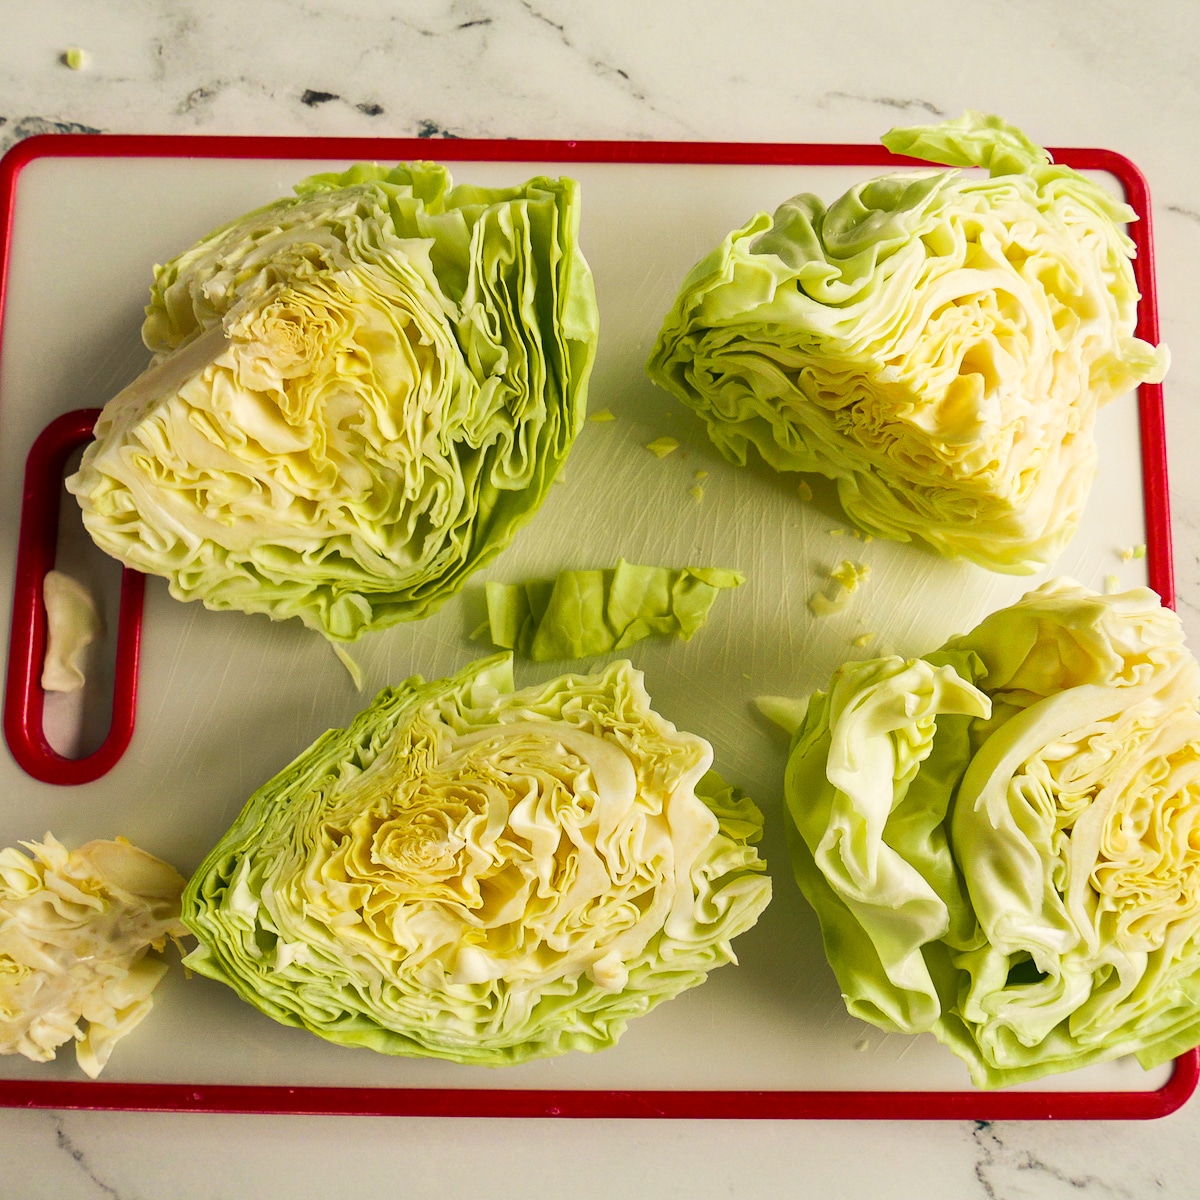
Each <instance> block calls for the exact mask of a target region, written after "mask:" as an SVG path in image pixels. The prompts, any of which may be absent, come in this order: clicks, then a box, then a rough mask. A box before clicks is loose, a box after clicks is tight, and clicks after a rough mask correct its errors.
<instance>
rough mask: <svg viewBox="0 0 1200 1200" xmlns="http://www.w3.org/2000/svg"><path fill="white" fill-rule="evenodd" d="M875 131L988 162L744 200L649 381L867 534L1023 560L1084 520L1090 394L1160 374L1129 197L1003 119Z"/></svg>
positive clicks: (671, 322) (1092, 460)
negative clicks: (837, 507) (827, 197)
mask: <svg viewBox="0 0 1200 1200" xmlns="http://www.w3.org/2000/svg"><path fill="white" fill-rule="evenodd" d="M883 142H884V145H885V146H887V147H888V148H889V149H890V150H893V151H895V152H896V153H898V154H905V155H909V156H911V157H915V158H922V159H925V160H927V161H929V162H934V163H944V164H948V165H951V166H953V167H982V168H986V170H987V171H988V175H987V176H981V175H978V174H968V173H964V172H963V171H961V170H950V171H943V170H916V171H912V170H909V171H902V172H898V173H896V174H892V175H884V176H881V177H879V178H875V179H871V180H868V181H867V182H865V183H861V184H858V185H856V186H855V187H853V188H851V189H850V191H848V192H847V193H846V194H845V195H844V196H842V197H841V198H840V199H839V200H837V201H835V202H834V203H833V204H832V205H830V206H829V207H828V208H826V207H825V205H824V204H823V203H822V202H821V201H820V200H819V199H818V198H817V197H816V196H812V195H799V196H795V197H793V198H792V199H791V200H788V201H786V202H785V203H784V204H782V205H781V206H780V207H779V208H778V209H777V210H776V212H775V214H774V215H773V216H768V215H767V214H766V213H759V214H758V215H757V216H755V217H754V218H753V219H751V220H750V221H749V222H748V223H747V224H746V225H744V226H743V227H742V228H740V229H736V230H734V231H733V232H732V233H731V234H730V235H729V236H728V237H727V238H726V239H725V240H724V241H723V242H722V243H721V245H720V246H718V247H717V248H716V249H715V250H714V251H713V252H712V253H711V254H710V255H709V256H708V257H707V258H705V259H704V260H703V261H702V262H701V263H699V264H698V265H697V266H696V267H695V268H694V269H693V270H692V271H691V273H690V274H689V275H688V277H687V279H686V280H685V281H684V283H683V286H682V288H681V290H680V293H679V295H678V297H677V299H676V301H675V304H674V307H673V308H672V310H671V312H670V313H669V314H668V315H667V317H666V319H665V321H664V323H663V327H662V330H661V332H660V333H659V336H658V340H657V342H656V343H655V346H654V349H653V352H652V354H651V357H650V360H649V364H648V371H649V374H650V377H651V379H653V380H654V382H655V383H657V384H659V385H660V386H661V387H663V388H665V389H666V390H667V391H669V392H670V393H672V395H674V396H676V397H678V398H679V399H680V400H681V401H683V402H684V403H685V404H687V405H689V406H690V407H691V408H693V409H694V410H695V411H696V413H697V414H698V415H699V416H700V417H701V418H702V419H703V420H704V421H705V422H706V423H707V426H708V432H709V435H710V437H711V438H712V440H713V442H714V443H715V444H716V445H717V447H718V448H719V449H720V450H721V451H722V453H724V454H725V455H726V457H728V458H730V459H731V460H733V461H734V462H737V463H740V464H745V462H746V459H747V454H748V453H749V451H750V449H751V448H752V447H753V448H754V449H755V450H757V451H758V453H759V454H760V455H761V456H762V457H763V459H765V460H766V461H767V462H768V463H769V464H770V465H771V466H773V467H775V468H776V470H780V471H806V472H819V473H820V474H822V475H825V476H827V477H829V478H830V479H834V480H836V481H837V487H838V495H839V498H840V500H841V503H842V506H843V508H844V509H845V512H846V514H847V515H848V516H849V517H850V518H851V519H852V520H853V521H854V522H856V523H857V524H858V525H859V526H861V528H862V529H863V530H864V531H866V532H868V533H871V534H874V535H877V536H880V537H887V538H892V539H896V540H899V541H909V540H910V539H912V538H920V539H923V540H924V541H926V542H927V543H929V544H930V545H931V546H933V547H934V548H935V549H936V550H938V551H939V552H940V553H942V554H944V555H947V556H950V557H963V558H966V559H969V560H971V561H973V562H976V563H979V564H981V565H982V566H985V567H988V568H990V569H991V570H994V571H1002V572H1009V573H1018V574H1020V573H1029V572H1032V571H1035V570H1036V569H1038V568H1039V567H1040V566H1043V565H1045V564H1047V563H1049V562H1051V561H1052V560H1053V559H1054V558H1055V556H1056V555H1057V554H1058V553H1059V551H1060V550H1061V549H1062V547H1063V546H1064V545H1065V544H1066V542H1067V541H1068V540H1069V539H1070V537H1071V535H1072V533H1073V532H1074V531H1075V528H1076V527H1077V525H1078V523H1079V519H1080V515H1081V513H1082V510H1083V507H1084V504H1085V502H1086V500H1087V496H1088V491H1089V489H1090V487H1091V483H1092V479H1093V476H1094V475H1095V472H1096V461H1097V452H1096V446H1095V439H1094V434H1093V431H1094V424H1095V418H1096V411H1097V409H1098V408H1099V407H1100V406H1101V405H1103V404H1106V403H1107V402H1108V401H1110V400H1111V399H1113V398H1114V397H1116V396H1119V395H1121V394H1123V393H1125V392H1128V391H1130V390H1131V389H1133V388H1134V387H1136V386H1137V385H1138V384H1140V383H1143V382H1147V381H1157V380H1160V379H1161V378H1162V377H1163V374H1164V372H1165V370H1166V366H1167V353H1166V350H1165V348H1162V347H1159V348H1157V349H1156V348H1155V347H1153V346H1150V345H1149V344H1147V343H1146V342H1143V341H1140V340H1139V339H1138V338H1136V337H1135V336H1134V328H1135V326H1136V323H1137V301H1138V292H1137V289H1136V286H1135V283H1134V278H1133V272H1132V268H1131V266H1130V259H1131V257H1132V255H1133V252H1134V246H1133V243H1132V241H1131V240H1130V239H1129V237H1128V236H1127V235H1126V234H1125V232H1124V230H1123V228H1122V226H1123V224H1124V223H1125V222H1128V221H1132V220H1134V219H1135V214H1134V212H1133V210H1132V209H1130V208H1129V207H1128V206H1127V205H1125V204H1123V203H1121V202H1119V201H1117V200H1116V199H1115V198H1114V197H1113V196H1112V195H1110V194H1109V192H1107V191H1106V190H1105V189H1104V188H1103V187H1101V186H1100V185H1099V184H1097V183H1094V182H1092V181H1091V180H1089V179H1087V178H1085V177H1084V176H1082V175H1080V174H1078V173H1077V172H1075V171H1073V170H1071V169H1070V168H1068V167H1064V166H1058V165H1055V164H1053V163H1051V161H1050V156H1049V155H1048V154H1047V153H1046V151H1045V150H1043V149H1041V148H1040V147H1038V146H1035V145H1034V144H1033V143H1032V142H1030V141H1029V140H1028V139H1027V138H1026V137H1025V136H1024V135H1023V134H1022V133H1021V132H1020V131H1019V130H1017V129H1014V128H1013V127H1012V126H1011V125H1007V124H1005V123H1004V122H1003V121H1001V120H999V119H998V118H996V117H989V116H984V115H982V114H980V113H974V112H968V113H967V114H966V115H965V116H964V117H962V118H961V119H959V120H957V121H949V122H946V123H945V124H941V125H932V126H919V127H916V128H912V129H895V130H893V131H892V132H891V133H889V134H887V135H886V136H885V137H884V138H883Z"/></svg>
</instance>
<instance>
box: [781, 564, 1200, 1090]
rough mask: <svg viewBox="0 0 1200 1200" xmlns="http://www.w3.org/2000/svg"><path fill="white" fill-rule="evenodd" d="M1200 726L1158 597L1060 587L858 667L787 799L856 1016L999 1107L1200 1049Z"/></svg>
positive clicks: (819, 722) (1169, 616) (1170, 621)
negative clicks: (945, 637)
mask: <svg viewBox="0 0 1200 1200" xmlns="http://www.w3.org/2000/svg"><path fill="white" fill-rule="evenodd" d="M1198 710H1200V667H1198V666H1197V663H1196V660H1195V659H1194V658H1193V657H1192V656H1191V654H1190V653H1189V652H1188V651H1187V650H1186V648H1185V647H1184V645H1183V637H1182V631H1181V628H1180V624H1179V621H1178V618H1176V616H1175V615H1174V613H1171V612H1169V611H1168V610H1166V609H1164V608H1162V607H1161V605H1160V604H1159V602H1158V598H1157V597H1156V596H1155V595H1154V594H1153V593H1152V592H1150V591H1148V590H1147V589H1143V588H1139V589H1136V590H1134V591H1130V592H1125V593H1122V594H1119V595H1111V596H1100V595H1096V594H1093V593H1091V592H1088V591H1087V590H1086V589H1084V588H1081V587H1079V586H1078V585H1076V584H1073V583H1071V582H1070V581H1065V580H1060V581H1056V582H1053V583H1050V584H1046V585H1044V586H1043V587H1041V588H1039V589H1037V590H1036V591H1034V592H1031V593H1029V595H1027V596H1026V597H1025V598H1024V599H1023V600H1021V601H1020V602H1019V603H1017V604H1015V605H1013V606H1012V607H1010V608H1007V609H1003V610H1001V611H1000V612H997V613H995V614H993V615H992V616H990V617H988V618H987V620H985V621H984V622H983V623H982V624H981V625H979V626H978V628H976V629H975V630H974V631H972V632H971V633H970V634H967V635H966V636H965V637H960V638H955V639H953V640H952V641H950V642H949V643H947V645H946V646H945V647H944V648H943V649H942V650H940V651H938V652H937V653H935V654H930V655H927V656H925V658H923V659H913V660H908V661H906V660H903V659H900V658H886V659H877V660H872V661H868V662H858V663H849V664H847V665H846V666H844V667H842V668H840V669H839V670H838V671H837V672H836V673H835V674H834V677H833V680H832V682H831V684H830V688H829V690H828V692H826V693H820V692H818V693H816V694H815V695H814V697H813V698H812V700H811V702H810V703H809V705H808V707H807V711H806V712H805V713H804V714H803V716H802V717H801V716H800V715H799V714H798V713H797V714H796V717H795V720H797V721H799V726H798V728H797V729H796V732H795V734H794V736H793V741H792V749H791V753H790V756H789V760H788V766H787V774H786V781H785V794H786V802H787V812H788V815H789V818H790V821H791V823H792V825H793V832H795V834H796V835H797V836H795V837H794V838H793V839H792V850H793V863H794V866H795V871H796V878H797V880H798V881H799V883H800V886H801V888H802V889H803V891H804V893H805V895H806V896H807V897H808V899H809V900H810V901H811V903H812V905H813V907H814V908H815V910H816V912H817V914H818V916H819V917H820V921H821V928H822V933H823V936H824V940H825V949H826V954H827V956H828V958H829V961H830V964H831V965H832V967H833V969H834V972H835V974H836V975H837V978H838V983H839V984H840V986H841V990H842V993H843V996H844V998H845V1001H846V1006H847V1008H848V1009H849V1011H850V1012H851V1013H852V1014H853V1015H854V1016H857V1017H861V1018H862V1019H863V1020H866V1021H870V1022H872V1023H873V1024H875V1025H878V1026H880V1027H881V1028H883V1029H887V1030H889V1031H895V1032H903V1033H923V1032H932V1033H933V1034H934V1035H935V1036H936V1037H937V1038H938V1039H939V1040H940V1041H942V1042H944V1043H945V1044H946V1045H947V1046H949V1047H950V1048H951V1049H952V1050H953V1051H954V1052H955V1053H956V1054H958V1055H959V1056H960V1057H962V1058H963V1059H964V1060H965V1061H966V1063H967V1066H968V1067H969V1069H970V1071H971V1075H972V1077H973V1079H974V1081H975V1082H976V1083H977V1084H979V1085H980V1086H984V1087H996V1086H1001V1085H1005V1084H1011V1083H1020V1082H1023V1081H1025V1080H1030V1079H1036V1078H1038V1077H1040V1076H1043V1075H1046V1074H1049V1073H1051V1072H1056V1071H1066V1070H1072V1069H1074V1068H1076V1067H1082V1066H1086V1065H1088V1064H1090V1063H1096V1062H1102V1061H1105V1060H1108V1059H1111V1058H1115V1057H1117V1056H1119V1055H1124V1054H1135V1055H1136V1056H1137V1057H1138V1059H1139V1061H1140V1062H1141V1063H1142V1064H1143V1065H1144V1066H1146V1067H1151V1066H1155V1065H1158V1064H1160V1063H1163V1062H1166V1061H1167V1060H1169V1059H1170V1058H1172V1057H1174V1056H1175V1055H1177V1054H1179V1053H1182V1052H1183V1051H1184V1050H1187V1049H1190V1048H1191V1047H1192V1046H1195V1045H1197V1044H1200V712H1198ZM781 711H782V710H781ZM784 715H785V717H786V716H790V714H786V713H785V714H784ZM784 723H785V724H787V723H789V722H788V721H787V720H785V721H784Z"/></svg>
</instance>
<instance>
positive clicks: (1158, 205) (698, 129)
mask: <svg viewBox="0 0 1200 1200" xmlns="http://www.w3.org/2000/svg"><path fill="white" fill-rule="evenodd" d="M0 31H2V33H0V150H3V149H6V148H7V147H8V146H9V145H11V144H12V143H13V142H15V141H16V140H19V139H20V138H22V137H25V136H29V135H30V134H33V133H37V132H43V131H46V130H53V129H60V130H76V131H86V130H107V131H125V132H162V133H185V132H186V133H222V134H251V133H270V134H282V135H323V134H324V135H338V136H374V135H379V136H417V137H428V138H438V137H515V136H520V137H553V138H564V137H580V138H631V139H658V140H663V139H711V140H748V141H772V140H781V141H782V140H802V141H863V142H867V141H873V140H874V139H875V138H876V137H878V135H879V134H880V133H881V132H882V131H883V130H884V129H886V128H887V127H889V126H890V125H892V124H896V123H904V122H913V121H920V120H925V119H935V118H938V117H942V116H948V115H955V114H957V113H959V112H960V111H961V110H962V109H963V108H966V107H975V108H982V109H986V110H991V111H996V112H1001V113H1003V114H1005V115H1006V116H1007V117H1009V118H1010V119H1012V120H1013V121H1015V122H1017V123H1018V124H1020V125H1022V126H1023V127H1025V128H1026V129H1027V130H1028V131H1029V132H1030V133H1031V134H1032V135H1034V136H1035V137H1037V138H1039V139H1044V140H1046V141H1050V142H1052V143H1055V144H1059V145H1098V146H1107V147H1111V148H1113V149H1116V150H1119V151H1122V152H1123V153H1125V154H1127V155H1129V156H1130V157H1131V158H1132V159H1134V161H1135V162H1137V163H1138V164H1139V165H1140V166H1141V168H1142V169H1143V171H1144V172H1145V173H1146V175H1147V177H1148V179H1149V181H1150V185H1151V189H1152V195H1153V197H1154V201H1155V208H1154V218H1155V234H1156V259H1157V263H1158V279H1159V289H1160V295H1159V301H1160V309H1161V313H1162V322H1163V335H1164V339H1165V340H1166V341H1167V343H1168V344H1169V345H1170V346H1171V348H1172V352H1173V360H1174V361H1173V366H1172V371H1171V374H1170V376H1169V378H1168V381H1167V385H1166V405H1167V423H1168V441H1169V455H1170V462H1171V473H1172V474H1171V478H1172V493H1171V498H1172V504H1173V510H1174V530H1175V538H1176V555H1175V559H1176V569H1177V574H1178V593H1179V594H1178V602H1179V608H1180V611H1181V613H1182V615H1183V617H1184V620H1185V624H1186V626H1187V628H1188V632H1189V636H1190V640H1191V642H1192V644H1193V646H1197V645H1200V472H1198V471H1196V470H1195V469H1194V467H1193V466H1192V463H1193V461H1194V460H1195V458H1196V456H1197V453H1200V418H1198V417H1197V412H1196V409H1197V401H1198V393H1200V201H1198V199H1197V197H1200V154H1198V153H1197V151H1198V150H1200V146H1198V145H1197V141H1198V134H1200V5H1196V4H1194V3H1193V2H1192V0H1163V2H1162V3H1158V4H1152V5H1135V4H1131V3H1128V2H1127V0H1097V2H1094V3H1092V4H1089V5H1087V6H1082V5H1072V4H1063V3H1059V4H1045V3H1040V2H1035V0H1008V2H1001V0H965V2H963V3H955V2H952V0H914V2H912V3H907V4H904V5H898V4H892V3H888V2H887V0H848V2H846V3H842V4H837V5H834V4H830V3H828V2H825V3H813V2H812V0H792V2H790V3H784V2H782V0H778V2H768V0H746V2H744V3H737V4H731V3H728V2H727V0H695V2H691V3H685V2H684V0H665V2H655V0H609V2H608V3H606V4H603V5H599V4H596V5H588V4H581V3H578V2H571V0H465V2H460V0H453V2H447V0H415V2H412V3H405V4H395V3H384V2H382V0H371V2H366V3H351V2H350V0H306V2H289V0H240V2H234V0H213V2H211V3H207V4H203V5H201V4H197V3H187V2H185V0H141V2H139V3H137V4H125V5H112V4H103V5H102V4H86V3H83V2H82V0H74V2H72V0H44V2H41V3H37V4H31V3H28V2H27V0H21V2H20V3H18V2H17V0H0ZM70 46H78V47H82V48H83V49H84V50H85V51H86V53H87V61H86V64H85V66H84V67H83V69H81V70H78V71H72V70H70V69H69V68H67V67H66V66H65V65H64V64H63V63H62V61H61V55H62V54H63V53H64V51H65V50H66V49H67V48H68V47H70ZM898 1115H902V1114H898ZM1198 1152H1200V1099H1193V1100H1192V1101H1191V1102H1190V1103H1189V1104H1188V1105H1187V1106H1186V1107H1185V1108H1184V1109H1183V1110H1182V1111H1180V1112H1179V1113H1177V1114H1175V1115H1173V1116H1171V1117H1168V1118H1166V1119H1164V1120H1162V1121H1159V1122H1154V1123H1149V1124H1144V1125H1137V1124H1130V1123H1100V1124H1085V1123H1068V1124H1053V1123H1047V1124H1034V1123H995V1124H988V1123H969V1122H947V1123H928V1124H919V1123H910V1122H895V1123H891V1122H883V1123H876V1124H868V1123H859V1122H850V1123H797V1124H787V1123H778V1122H756V1123H745V1124H741V1123H737V1122H716V1123H711V1124H705V1123H694V1122H626V1121H608V1122H570V1123H562V1124H559V1123H554V1122H538V1121H531V1122H518V1121H417V1120H381V1119H361V1120H360V1119H349V1118H285V1117H249V1118H246V1117H232V1116H218V1117H193V1116H185V1115H164V1114H129V1113H48V1112H25V1111H16V1110H0V1163H3V1166H2V1167H0V1200H9V1198H16V1197H20V1198H21V1200H38V1198H41V1197H46V1198H49V1197H54V1198H55V1200H72V1198H75V1197H79V1198H81V1200H82V1198H93V1197H110V1198H112V1200H143V1198H155V1200H157V1198H161V1197H172V1198H177V1200H190V1198H192V1197H195V1198H197V1200H199V1198H201V1197H203V1198H204V1200H217V1198H220V1200H238V1198H241V1197H255V1198H258V1197H271V1196H287V1197H289V1200H307V1198H308V1197H324V1196H329V1195H340V1194H343V1193H347V1192H348V1193H349V1194H353V1195H354V1196H356V1197H359V1198H360V1200H372V1198H373V1197H380V1198H382V1197H394V1196H399V1195H403V1196H404V1197H406V1200H408V1198H410V1197H425V1196H430V1197H433V1196H438V1197H443V1196H457V1195H472V1194H483V1193H486V1194H487V1195H489V1196H493V1197H496V1198H497V1200H503V1198H504V1197H510V1196H511V1197H517V1196H520V1197H528V1196H568V1195H569V1196H576V1197H593V1196H595V1197H599V1196H605V1197H608V1196H612V1195H629V1196H633V1197H638V1196H650V1195H653V1196H656V1197H663V1198H666V1197H675V1196H680V1197H682V1196H687V1197H708V1196H714V1197H715V1196H777V1195H778V1196H783V1195H789V1196H791V1195H796V1196H799V1195H805V1196H808V1195H812V1196H821V1197H830V1198H832V1197H841V1196H859V1195H864V1194H870V1195H877V1196H884V1197H921V1198H922V1200H942V1198H946V1200H972V1198H975V1197H978V1198H980V1200H1018V1198H1024V1197H1032V1198H1037V1200H1047V1198H1051V1197H1066V1196H1071V1197H1077V1196H1086V1197H1097V1198H1113V1197H1120V1198H1130V1200H1142V1198H1143V1197H1151V1196H1154V1197H1158V1196H1161V1197H1179V1198H1183V1197H1190V1196H1194V1195H1196V1194H1198V1192H1200V1184H1197V1182H1196V1168H1195V1162H1196V1159H1197V1157H1198ZM18 1163H19V1164H20V1165H19V1166H16V1165H15V1164H18Z"/></svg>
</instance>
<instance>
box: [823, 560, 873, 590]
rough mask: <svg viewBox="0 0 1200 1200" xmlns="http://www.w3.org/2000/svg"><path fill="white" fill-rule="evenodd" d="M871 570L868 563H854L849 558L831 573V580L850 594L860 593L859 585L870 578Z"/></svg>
mask: <svg viewBox="0 0 1200 1200" xmlns="http://www.w3.org/2000/svg"><path fill="white" fill-rule="evenodd" d="M870 574H871V568H870V566H869V565H868V564H867V563H853V562H851V561H850V560H849V559H848V558H847V559H843V560H842V561H841V562H840V563H838V565H837V566H836V567H835V568H834V569H833V570H832V571H830V572H829V578H830V579H833V580H836V581H837V582H838V583H840V584H841V585H842V587H844V588H845V589H846V591H848V592H856V591H858V585H859V584H860V583H863V582H864V581H865V580H867V579H868V578H869V577H870Z"/></svg>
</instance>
